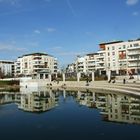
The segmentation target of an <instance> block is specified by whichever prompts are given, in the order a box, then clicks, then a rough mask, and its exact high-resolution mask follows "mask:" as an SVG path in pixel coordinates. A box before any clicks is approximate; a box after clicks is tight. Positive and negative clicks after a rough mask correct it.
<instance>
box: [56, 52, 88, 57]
mask: <svg viewBox="0 0 140 140" xmlns="http://www.w3.org/2000/svg"><path fill="white" fill-rule="evenodd" d="M87 53H88V52H59V53H57V55H60V56H77V55H84V54H87Z"/></svg>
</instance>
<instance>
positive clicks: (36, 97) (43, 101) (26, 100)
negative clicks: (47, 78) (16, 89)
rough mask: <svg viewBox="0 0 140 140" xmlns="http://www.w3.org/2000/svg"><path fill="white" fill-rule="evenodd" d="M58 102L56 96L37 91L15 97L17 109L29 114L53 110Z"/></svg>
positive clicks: (48, 92) (47, 92)
mask: <svg viewBox="0 0 140 140" xmlns="http://www.w3.org/2000/svg"><path fill="white" fill-rule="evenodd" d="M57 102H58V95H57V93H55V92H52V91H51V90H50V91H38V92H32V93H30V94H29V93H28V94H21V95H17V96H16V103H17V104H18V108H19V109H22V110H24V111H30V112H44V111H47V110H50V109H52V108H54V107H55V106H56V105H57Z"/></svg>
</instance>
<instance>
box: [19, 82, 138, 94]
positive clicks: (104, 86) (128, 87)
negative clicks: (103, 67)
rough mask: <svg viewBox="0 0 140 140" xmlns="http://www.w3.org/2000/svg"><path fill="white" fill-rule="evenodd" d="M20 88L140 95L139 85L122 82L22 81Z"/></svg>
mask: <svg viewBox="0 0 140 140" xmlns="http://www.w3.org/2000/svg"><path fill="white" fill-rule="evenodd" d="M20 87H25V88H28V87H32V88H38V87H49V88H50V87H51V88H56V89H57V88H64V89H89V90H92V91H93V90H94V91H100V92H110V93H112V92H115V93H116V92H118V93H126V94H135V95H140V84H138V83H133V82H130V83H129V82H127V83H126V84H123V83H122V82H116V83H108V81H93V82H89V83H87V82H86V81H79V82H77V81H59V82H58V81H52V82H49V81H48V80H46V81H45V80H37V79H36V80H35V79H29V80H22V81H21V82H20Z"/></svg>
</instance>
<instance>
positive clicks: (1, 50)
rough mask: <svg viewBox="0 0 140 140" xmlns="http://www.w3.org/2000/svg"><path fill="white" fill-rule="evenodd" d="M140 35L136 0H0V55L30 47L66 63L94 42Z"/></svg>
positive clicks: (11, 56) (94, 47) (11, 55)
mask: <svg viewBox="0 0 140 140" xmlns="http://www.w3.org/2000/svg"><path fill="white" fill-rule="evenodd" d="M137 38H140V0H0V59H2V60H5V59H6V60H15V59H16V58H17V57H19V56H21V55H23V54H27V53H34V52H43V53H48V54H51V55H53V56H54V57H57V58H58V61H59V65H61V66H62V65H66V64H68V63H72V62H73V61H74V60H75V59H76V56H77V55H84V54H87V53H91V52H96V51H98V50H99V45H98V44H99V43H102V42H107V41H113V40H124V41H126V40H130V39H137Z"/></svg>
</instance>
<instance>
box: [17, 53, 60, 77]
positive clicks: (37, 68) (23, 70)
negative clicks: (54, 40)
mask: <svg viewBox="0 0 140 140" xmlns="http://www.w3.org/2000/svg"><path fill="white" fill-rule="evenodd" d="M57 70H58V62H57V59H56V58H54V57H53V56H51V55H48V54H46V53H32V54H26V55H23V56H21V57H18V59H17V60H16V62H15V76H20V75H34V76H36V75H37V74H38V73H41V72H44V73H45V72H48V73H52V74H53V73H57Z"/></svg>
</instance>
